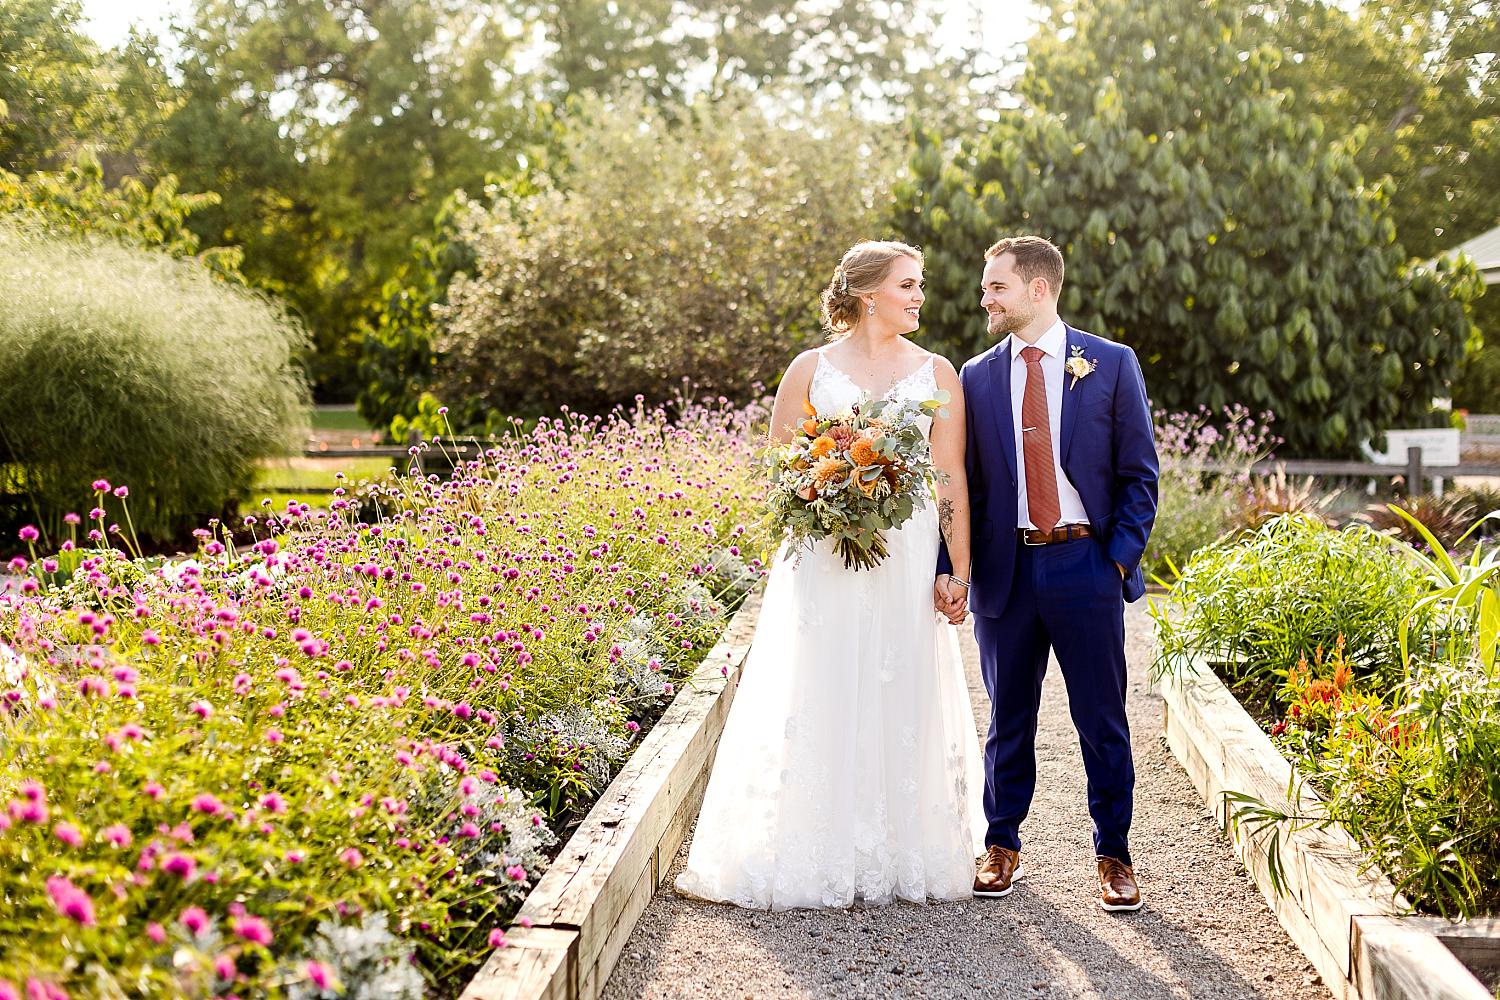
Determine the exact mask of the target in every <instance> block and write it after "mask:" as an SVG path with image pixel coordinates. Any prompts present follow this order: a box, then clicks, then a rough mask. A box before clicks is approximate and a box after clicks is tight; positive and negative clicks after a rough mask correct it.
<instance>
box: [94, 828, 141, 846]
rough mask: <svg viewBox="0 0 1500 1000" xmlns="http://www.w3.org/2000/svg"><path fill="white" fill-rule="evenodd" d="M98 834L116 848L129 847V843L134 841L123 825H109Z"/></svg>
mask: <svg viewBox="0 0 1500 1000" xmlns="http://www.w3.org/2000/svg"><path fill="white" fill-rule="evenodd" d="M99 832H100V833H101V834H103V836H104V839H105V840H107V841H109V842H110V843H111V844H113V845H115V846H116V847H129V846H130V843H131V841H132V840H133V839H134V838H132V837H131V835H130V830H129V828H128V827H126V826H125V824H124V823H114V824H111V825H110V826H106V827H105V828H104V829H103V830H100V831H99Z"/></svg>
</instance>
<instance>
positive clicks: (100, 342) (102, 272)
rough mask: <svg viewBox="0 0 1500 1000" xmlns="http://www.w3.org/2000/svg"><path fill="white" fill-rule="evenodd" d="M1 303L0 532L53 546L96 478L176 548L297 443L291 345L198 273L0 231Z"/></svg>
mask: <svg viewBox="0 0 1500 1000" xmlns="http://www.w3.org/2000/svg"><path fill="white" fill-rule="evenodd" d="M0 289H3V290H4V295H5V308H3V309H0V526H5V525H8V526H9V529H10V531H14V529H15V528H16V527H17V526H19V524H20V523H31V524H34V525H36V526H37V527H39V528H40V529H41V531H42V532H43V533H44V535H45V536H46V537H48V538H54V539H55V538H58V537H60V534H61V529H62V516H63V514H65V513H66V512H68V511H79V510H84V509H86V507H87V503H88V499H89V490H88V485H89V483H90V482H91V481H93V480H94V479H96V478H98V477H100V476H103V477H106V478H108V479H110V480H111V481H114V482H125V483H128V484H129V485H130V486H131V487H132V488H133V489H134V490H135V494H136V495H135V498H134V501H133V503H132V505H131V515H132V517H133V519H134V526H135V530H136V531H137V533H138V535H139V536H140V537H141V538H143V539H150V538H157V539H166V538H171V537H175V536H177V535H179V533H182V534H185V531H186V530H187V529H189V528H191V527H192V526H193V525H195V524H201V523H202V522H203V520H204V519H205V518H206V517H208V516H213V515H217V514H220V513H221V512H223V511H224V510H225V508H226V505H228V504H230V503H231V502H232V501H233V500H235V499H236V498H240V497H243V496H244V495H245V494H246V493H247V492H248V490H249V487H250V482H251V478H252V476H253V475H254V472H255V468H256V463H257V462H258V461H259V460H260V459H262V458H266V457H270V456H279V455H284V454H287V453H288V452H289V449H290V448H291V447H292V446H293V445H295V444H296V443H297V439H298V436H299V432H300V429H301V427H302V424H303V421H304V413H305V410H306V402H307V393H306V388H305V386H304V384H303V380H302V377H301V375H300V373H299V372H298V370H297V368H296V363H295V359H296V357H297V355H299V354H300V353H301V352H303V351H304V350H305V349H306V338H305V336H304V335H303V333H302V331H301V330H300V328H299V327H298V326H297V325H296V324H295V323H294V322H293V321H292V320H291V319H290V318H289V317H288V316H287V315H286V313H285V311H284V310H283V309H281V308H280V307H279V306H276V305H273V304H272V303H271V302H270V300H268V299H266V298H264V297H262V296H259V295H257V294H255V293H253V292H250V291H248V290H246V289H244V288H241V287H235V286H232V285H230V284H227V283H226V282H225V281H224V280H223V279H221V278H218V277H216V276H215V275H214V274H212V273H211V272H210V271H209V270H208V269H207V268H205V267H204V266H203V265H201V264H200V263H198V262H197V261H195V260H193V259H174V258H172V257H170V256H168V255H167V254H166V253H163V252H157V251H151V250H143V249H137V248H132V247H127V246H124V245H122V244H116V243H112V242H109V241H107V240H103V239H97V240H84V239H72V238H59V237H54V236H45V235H40V234H36V233H23V232H22V231H20V230H18V229H16V228H13V227H11V226H9V225H6V224H3V223H0ZM7 534H9V532H7ZM12 538H13V536H11V537H7V539H6V543H7V545H6V547H9V543H10V542H11V540H12Z"/></svg>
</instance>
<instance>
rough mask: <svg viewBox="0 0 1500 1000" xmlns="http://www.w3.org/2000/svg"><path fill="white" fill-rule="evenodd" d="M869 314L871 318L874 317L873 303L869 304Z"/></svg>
mask: <svg viewBox="0 0 1500 1000" xmlns="http://www.w3.org/2000/svg"><path fill="white" fill-rule="evenodd" d="M869 313H870V315H871V316H874V315H875V303H873V302H871V303H870V309H869Z"/></svg>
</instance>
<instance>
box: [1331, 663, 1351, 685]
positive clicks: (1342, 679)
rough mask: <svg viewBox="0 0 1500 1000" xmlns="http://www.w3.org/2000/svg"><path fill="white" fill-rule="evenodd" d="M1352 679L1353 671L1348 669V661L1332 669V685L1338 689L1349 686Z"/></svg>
mask: <svg viewBox="0 0 1500 1000" xmlns="http://www.w3.org/2000/svg"><path fill="white" fill-rule="evenodd" d="M1353 679H1354V671H1353V670H1350V669H1349V664H1348V663H1340V664H1339V665H1338V666H1337V667H1335V668H1334V670H1333V686H1334V687H1336V688H1338V689H1339V690H1340V691H1342V690H1344V688H1346V687H1348V686H1349V682H1350V681H1352V680H1353Z"/></svg>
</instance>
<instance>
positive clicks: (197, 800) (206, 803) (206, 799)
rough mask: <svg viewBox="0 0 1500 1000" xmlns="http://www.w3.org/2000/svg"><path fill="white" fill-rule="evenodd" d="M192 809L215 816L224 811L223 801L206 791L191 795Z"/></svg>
mask: <svg viewBox="0 0 1500 1000" xmlns="http://www.w3.org/2000/svg"><path fill="white" fill-rule="evenodd" d="M193 811H194V812H200V813H203V814H204V815H205V816H217V815H219V813H221V812H223V811H224V803H222V802H220V801H219V800H218V799H217V798H215V797H214V796H213V795H210V794H209V793H208V792H203V793H201V794H199V795H195V796H193Z"/></svg>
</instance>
